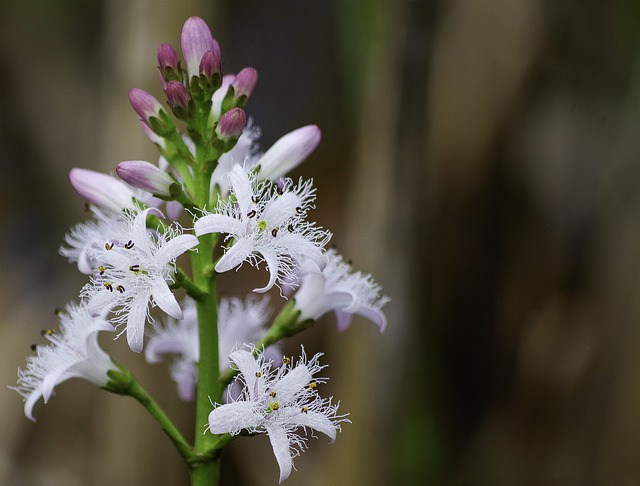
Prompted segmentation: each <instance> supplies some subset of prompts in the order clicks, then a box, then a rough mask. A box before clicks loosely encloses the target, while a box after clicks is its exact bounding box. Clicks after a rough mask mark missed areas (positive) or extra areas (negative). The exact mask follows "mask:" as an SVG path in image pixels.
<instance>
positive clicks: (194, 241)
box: [155, 235, 199, 265]
mask: <svg viewBox="0 0 640 486" xmlns="http://www.w3.org/2000/svg"><path fill="white" fill-rule="evenodd" d="M198 243H199V241H198V238H196V237H195V236H194V235H179V236H176V237H175V238H172V239H170V240H169V241H167V242H166V243H165V244H164V245H162V247H160V249H158V251H157V252H156V254H155V258H156V261H157V262H158V263H159V264H160V265H166V264H168V263H169V262H171V261H173V260H175V259H176V258H178V257H179V256H180V255H182V254H183V253H184V252H185V251H187V250H190V249H191V248H193V247H194V246H197V245H198Z"/></svg>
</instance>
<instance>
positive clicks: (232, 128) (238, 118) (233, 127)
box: [215, 108, 247, 143]
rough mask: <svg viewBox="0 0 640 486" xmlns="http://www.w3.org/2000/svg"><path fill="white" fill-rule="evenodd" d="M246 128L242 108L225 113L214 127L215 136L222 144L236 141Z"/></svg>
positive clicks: (245, 116) (245, 119)
mask: <svg viewBox="0 0 640 486" xmlns="http://www.w3.org/2000/svg"><path fill="white" fill-rule="evenodd" d="M246 126H247V115H246V113H245V112H244V110H243V109H242V108H233V109H231V110H229V111H227V112H226V113H225V114H224V115H222V117H221V118H220V121H219V122H218V126H216V130H215V131H216V135H217V136H218V138H219V139H220V140H222V141H223V142H224V143H227V142H231V141H233V140H237V139H238V138H240V135H242V131H243V130H244V128H245V127H246Z"/></svg>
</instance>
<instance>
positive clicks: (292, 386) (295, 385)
mask: <svg viewBox="0 0 640 486" xmlns="http://www.w3.org/2000/svg"><path fill="white" fill-rule="evenodd" d="M312 376H313V375H312V374H311V371H309V368H308V367H307V366H306V365H304V364H299V365H298V366H296V367H295V368H292V369H291V370H289V372H288V373H287V374H285V375H284V376H283V377H282V378H280V379H279V380H278V381H277V382H276V383H275V384H274V385H273V387H272V390H273V391H274V392H276V396H275V400H278V401H279V402H281V403H288V402H290V401H291V400H293V399H294V397H295V396H296V395H297V394H298V393H299V392H300V391H302V390H304V388H305V387H306V386H307V385H308V384H309V383H310V382H311V378H312Z"/></svg>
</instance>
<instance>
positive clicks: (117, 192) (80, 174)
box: [69, 168, 135, 214]
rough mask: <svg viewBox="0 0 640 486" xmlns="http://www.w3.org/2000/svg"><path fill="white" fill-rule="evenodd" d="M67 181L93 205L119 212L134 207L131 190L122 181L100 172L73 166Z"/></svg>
mask: <svg viewBox="0 0 640 486" xmlns="http://www.w3.org/2000/svg"><path fill="white" fill-rule="evenodd" d="M69 181H70V182H71V185H72V186H73V188H74V189H75V190H76V192H77V193H78V194H80V196H82V197H83V198H84V199H86V200H87V201H89V202H90V203H91V204H94V205H95V206H97V207H99V208H102V209H106V210H109V211H111V212H113V213H116V214H119V213H120V212H121V211H122V210H123V209H127V208H133V207H134V202H133V199H134V197H135V196H134V194H133V191H132V190H131V189H130V188H129V187H128V186H127V185H126V184H124V183H123V182H121V181H119V180H118V179H116V178H115V177H112V176H110V175H107V174H103V173H101V172H96V171H93V170H88V169H79V168H74V169H71V170H70V171H69Z"/></svg>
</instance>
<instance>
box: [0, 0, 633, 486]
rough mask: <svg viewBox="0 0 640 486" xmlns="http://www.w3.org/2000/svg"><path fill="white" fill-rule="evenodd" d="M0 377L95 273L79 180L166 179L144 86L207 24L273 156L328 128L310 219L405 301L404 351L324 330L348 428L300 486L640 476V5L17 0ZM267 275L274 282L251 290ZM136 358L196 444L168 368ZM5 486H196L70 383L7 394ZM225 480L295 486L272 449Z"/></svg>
mask: <svg viewBox="0 0 640 486" xmlns="http://www.w3.org/2000/svg"><path fill="white" fill-rule="evenodd" d="M0 7H1V9H2V10H1V11H0V13H1V14H2V15H0V83H1V84H0V86H1V89H0V107H1V109H0V153H1V154H2V155H1V158H2V168H3V171H2V174H3V175H2V177H0V198H1V199H0V202H1V204H0V212H1V214H2V229H1V231H2V233H1V234H2V239H1V241H2V244H3V247H2V251H0V268H1V269H2V274H3V278H2V279H0V303H1V305H2V313H1V315H2V320H3V322H2V323H1V327H0V360H1V364H2V366H1V367H0V370H1V375H0V376H1V379H0V383H6V384H8V385H12V384H14V383H15V372H16V369H17V367H19V366H20V367H21V366H23V365H24V357H25V355H27V354H28V353H29V346H30V344H31V343H33V342H37V341H38V340H39V339H40V338H39V330H40V329H43V328H47V327H51V326H52V325H55V318H54V316H53V309H54V308H55V307H58V306H61V305H64V304H65V303H66V302H67V301H69V300H72V299H76V298H77V291H78V290H79V289H80V287H81V285H82V284H83V283H84V281H85V279H84V277H82V276H81V275H79V274H78V273H77V272H76V271H75V269H74V268H73V266H72V265H69V264H67V263H66V262H65V261H64V259H63V258H62V257H60V256H58V255H57V248H58V245H59V244H60V242H61V241H62V238H63V236H64V234H65V232H66V231H67V229H68V227H69V226H70V225H71V224H74V223H76V222H78V221H80V220H82V219H83V218H84V217H85V214H84V213H83V211H82V207H83V202H82V201H81V200H80V198H79V197H78V196H76V195H75V194H74V193H73V192H72V190H71V189H70V186H69V184H68V180H67V172H68V170H69V169H70V168H72V167H75V166H80V167H86V168H92V169H96V170H102V171H105V172H108V171H111V170H113V167H114V166H115V164H116V163H118V162H119V161H121V160H127V159H146V160H150V161H155V160H156V158H157V156H156V153H155V149H154V147H153V146H152V144H151V143H149V142H148V140H147V139H146V138H145V136H144V134H143V133H142V131H141V130H140V129H139V127H138V125H137V121H136V117H135V115H134V113H133V111H132V110H131V109H130V107H129V105H128V102H127V91H128V90H129V89H130V88H131V87H140V88H143V89H145V90H148V91H151V92H153V93H155V94H157V95H158V96H160V86H159V82H158V75H157V71H156V69H155V66H156V60H155V48H156V46H157V45H158V44H159V43H161V42H171V43H173V44H174V45H176V46H178V45H179V36H180V30H181V27H182V24H183V22H184V21H185V20H186V18H187V17H189V16H191V15H198V16H201V17H203V18H204V19H205V20H206V21H207V22H208V23H209V25H210V26H211V28H212V31H213V33H214V36H215V37H216V38H217V39H218V41H219V42H220V45H221V47H222V51H223V56H224V61H225V69H226V71H228V72H236V71H238V70H239V69H241V68H242V67H244V66H247V65H250V66H253V67H255V68H256V69H257V70H258V73H259V77H260V80H259V84H258V88H257V89H256V91H255V93H254V96H253V98H252V100H251V101H250V103H249V105H248V107H247V110H248V113H249V114H251V115H252V116H253V117H254V120H255V122H256V124H258V125H259V126H261V127H262V131H263V137H262V141H261V143H262V147H264V148H266V147H268V146H269V145H270V144H271V143H273V142H274V141H275V140H276V139H277V138H278V137H279V136H280V135H282V134H284V133H286V132H288V131H290V130H292V129H294V128H297V127H298V126H301V125H305V124H308V123H317V124H318V125H319V126H320V127H321V129H322V132H323V141H322V143H321V145H320V148H319V149H318V150H317V151H316V152H315V154H314V155H313V156H312V157H311V158H310V159H309V161H308V162H307V163H306V164H305V165H303V166H301V167H300V168H299V169H298V170H297V171H296V174H294V175H303V176H305V177H310V176H312V177H314V179H315V180H316V185H317V186H318V209H317V210H316V216H317V221H318V222H319V223H320V224H322V225H323V226H325V227H328V228H330V229H332V230H333V231H334V233H335V238H334V242H335V243H337V245H338V248H339V250H340V251H341V252H342V253H343V254H345V255H346V256H347V257H350V258H351V259H352V260H353V261H354V265H355V266H356V267H357V268H360V269H363V270H365V271H367V272H371V273H373V275H374V276H375V277H376V279H377V280H378V281H379V282H381V283H382V284H383V285H384V287H385V291H386V293H387V294H389V295H390V296H391V297H392V299H393V300H392V302H391V303H390V304H389V305H388V306H387V307H386V310H387V315H388V318H389V327H388V331H387V332H386V333H385V334H384V335H379V334H378V333H377V331H376V329H375V327H374V326H372V325H371V324H370V323H368V322H365V321H364V320H361V319H356V321H355V322H354V324H353V325H352V327H351V329H349V330H348V331H347V332H345V333H344V334H339V333H337V331H336V330H335V323H334V320H333V319H332V318H327V319H324V320H323V322H321V323H318V324H317V325H316V326H315V327H314V328H313V330H312V331H310V332H309V333H308V334H307V335H302V336H301V337H300V338H301V339H299V340H292V342H291V343H287V346H291V349H293V350H295V349H296V348H297V347H298V346H299V343H300V342H304V343H305V346H306V347H307V350H309V351H310V352H315V351H320V350H322V351H325V353H326V356H325V359H324V361H325V362H326V363H329V364H330V368H329V369H328V374H329V375H330V376H331V382H330V384H329V385H328V386H327V389H328V390H327V391H328V392H329V393H331V394H333V395H334V396H335V397H336V398H339V399H340V400H341V403H342V405H341V407H342V408H343V409H344V410H345V411H350V412H351V414H352V417H351V418H352V420H353V424H352V425H347V426H345V427H344V428H343V432H342V434H341V435H340V437H339V438H338V440H337V441H336V444H334V445H332V446H328V445H327V444H326V441H325V440H324V439H320V440H317V441H310V449H311V450H310V451H309V452H307V453H306V454H304V455H303V456H302V457H300V458H298V459H297V460H296V466H297V468H298V471H297V472H294V473H293V474H292V476H291V477H290V478H289V479H288V480H287V483H286V484H288V485H290V486H295V485H324V484H334V485H386V484H402V485H418V484H461V485H467V484H468V485H477V484H487V485H511V484H517V485H521V484H525V485H585V484H593V485H600V484H602V485H609V484H615V485H635V484H640V460H639V459H640V353H638V350H640V303H639V302H640V301H639V297H640V197H639V196H638V194H640V191H638V188H640V137H639V136H638V134H639V133H640V105H639V101H640V56H639V54H640V30H639V29H638V25H640V2H639V1H638V0H614V1H610V2H599V1H596V0H583V1H568V0H567V1H562V0H560V1H558V0H466V1H464V0H449V1H446V0H305V1H301V0H269V1H263V0H246V1H245V0H216V1H208V2H205V1H197V0H186V1H180V2H177V1H167V0H154V1H151V0H139V1H125V0H103V1H82V0H57V1H55V2H50V1H46V0H24V1H22V2H14V1H10V0H3V1H2V2H1V3H0ZM256 275H258V277H259V278H264V274H256ZM125 344H126V343H125V342H124V341H122V340H120V341H116V342H115V343H112V342H110V341H109V339H108V338H107V339H106V340H105V342H104V346H105V347H107V348H108V349H109V350H111V351H112V352H113V354H114V356H116V357H117V358H118V359H120V360H122V361H125V362H126V363H129V364H130V365H131V367H132V368H133V369H134V370H135V372H136V375H137V376H138V377H139V379H140V380H141V381H142V382H143V384H144V385H145V386H147V388H148V389H149V390H150V391H151V393H152V394H153V395H154V396H156V397H157V398H158V400H159V402H160V403H161V404H162V405H163V406H164V407H166V408H167V410H168V411H169V412H170V413H171V414H172V415H173V416H175V417H177V422H178V424H179V426H180V427H181V429H182V430H183V431H184V432H185V433H186V434H187V435H191V434H192V432H191V431H192V430H193V424H192V423H191V417H192V413H193V410H192V406H191V405H190V404H186V405H185V404H183V403H181V402H179V400H178V399H177V398H176V397H175V393H174V388H173V384H171V383H170V382H169V378H168V373H167V370H166V367H165V366H158V365H157V366H153V367H151V366H146V365H145V364H144V363H143V361H142V360H141V359H140V357H137V356H132V355H131V353H127V349H126V345H125ZM0 410H1V411H2V413H1V414H0V430H2V434H1V435H2V439H1V440H0V484H2V485H12V486H13V485H28V486H32V485H33V486H37V485H47V486H50V485H64V486H75V485H99V486H102V485H105V486H106V485H116V484H117V485H120V486H129V485H152V484H171V485H173V484H176V485H180V484H185V485H186V484H188V476H187V473H186V471H185V469H184V467H183V466H182V464H181V463H180V459H179V457H178V454H177V453H175V451H174V450H173V449H172V446H171V444H170V443H169V441H168V440H167V439H166V438H165V437H164V436H163V434H162V432H161V431H160V430H159V428H158V427H157V426H156V425H155V423H154V422H153V421H152V420H151V419H150V418H148V417H147V416H146V414H145V412H144V411H143V410H142V409H141V407H140V406H139V405H138V404H136V403H135V402H133V401H132V400H130V399H127V398H121V397H117V396H114V395H110V394H108V393H104V392H101V391H100V390H97V389H96V388H95V387H93V386H91V385H89V384H87V383H86V382H83V381H80V380H75V381H70V382H68V383H65V384H64V385H62V386H60V387H59V388H58V393H57V396H56V397H55V398H53V399H52V400H51V401H50V403H49V404H47V405H46V406H42V404H40V405H38V406H37V407H36V416H37V417H38V419H39V421H38V423H37V424H36V425H34V424H32V423H30V422H29V421H28V420H26V419H25V418H24V416H23V414H22V403H21V401H20V397H19V396H18V395H17V394H16V393H15V392H13V391H11V390H5V392H3V393H0ZM223 471H224V476H225V479H224V484H227V485H231V484H233V485H262V484H275V483H276V481H277V466H276V463H275V459H274V457H273V455H272V453H271V449H270V447H269V444H268V440H267V439H266V437H259V438H256V439H246V438H240V439H239V440H237V441H235V442H234V443H233V444H232V446H231V447H230V448H229V449H228V451H227V452H225V456H224V462H223Z"/></svg>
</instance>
